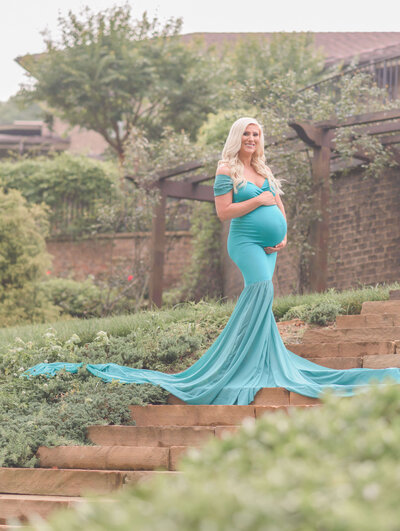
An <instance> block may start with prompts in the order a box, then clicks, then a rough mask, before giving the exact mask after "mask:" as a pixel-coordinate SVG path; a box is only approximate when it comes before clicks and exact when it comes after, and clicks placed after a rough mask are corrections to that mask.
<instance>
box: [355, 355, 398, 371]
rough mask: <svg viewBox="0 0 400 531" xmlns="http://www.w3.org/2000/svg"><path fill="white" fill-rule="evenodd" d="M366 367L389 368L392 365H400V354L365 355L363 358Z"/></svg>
mask: <svg viewBox="0 0 400 531" xmlns="http://www.w3.org/2000/svg"><path fill="white" fill-rule="evenodd" d="M363 367H364V368H365V369H388V368H390V367H400V355H399V354H388V355H387V356H365V357H364V358H363Z"/></svg>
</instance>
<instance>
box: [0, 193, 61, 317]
mask: <svg viewBox="0 0 400 531" xmlns="http://www.w3.org/2000/svg"><path fill="white" fill-rule="evenodd" d="M46 232H47V218H46V212H45V210H44V209H43V208H42V207H40V206H38V205H31V206H29V205H28V204H27V202H26V201H25V199H24V198H23V197H22V196H21V194H20V192H18V191H16V190H9V191H7V192H5V191H2V190H0V326H9V325H12V324H17V323H21V322H24V321H31V322H43V321H44V320H47V319H54V318H56V317H57V316H58V311H57V309H56V308H55V307H54V306H53V305H52V304H50V303H49V302H48V301H47V300H46V298H45V297H43V295H42V294H41V292H40V289H39V287H38V285H39V282H40V280H41V279H42V278H43V277H44V274H45V271H46V268H47V267H48V266H49V264H50V257H49V255H48V254H47V252H46V244H45V235H46Z"/></svg>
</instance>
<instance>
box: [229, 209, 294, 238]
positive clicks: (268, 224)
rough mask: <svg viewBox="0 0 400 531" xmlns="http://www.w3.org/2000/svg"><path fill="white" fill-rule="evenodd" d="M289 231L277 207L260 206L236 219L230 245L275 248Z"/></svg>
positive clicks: (232, 223)
mask: <svg viewBox="0 0 400 531" xmlns="http://www.w3.org/2000/svg"><path fill="white" fill-rule="evenodd" d="M286 231H287V225H286V220H285V218H284V216H283V214H282V212H281V211H280V209H279V208H278V207H277V206H276V205H272V206H260V207H258V208H256V209H255V210H253V211H252V212H249V213H248V214H246V215H245V216H242V217H240V218H234V219H233V220H232V222H231V228H230V238H229V239H230V244H231V245H232V244H233V245H235V243H236V244H239V245H240V244H241V243H245V242H247V243H255V244H258V245H261V246H262V247H273V246H274V245H277V244H278V243H280V242H281V241H282V240H283V238H284V237H285V234H286Z"/></svg>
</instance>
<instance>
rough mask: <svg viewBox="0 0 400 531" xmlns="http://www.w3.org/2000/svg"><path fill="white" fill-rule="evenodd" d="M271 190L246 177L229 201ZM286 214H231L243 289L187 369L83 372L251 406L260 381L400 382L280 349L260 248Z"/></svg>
mask: <svg viewBox="0 0 400 531" xmlns="http://www.w3.org/2000/svg"><path fill="white" fill-rule="evenodd" d="M231 189H232V181H231V179H230V178H229V177H228V176H225V175H218V176H217V178H216V182H215V185H214V191H215V195H222V194H224V193H227V192H229V191H230V190H231ZM266 190H270V188H269V185H268V181H265V183H264V185H263V186H262V187H261V188H260V187H258V186H256V185H255V184H253V183H250V182H248V183H247V184H246V185H245V186H244V187H243V188H240V189H239V190H238V192H235V193H233V200H234V201H235V202H238V201H244V200H246V199H249V198H251V197H254V196H255V195H257V194H259V193H261V192H262V191H266ZM285 233H286V220H285V218H284V217H283V215H282V213H281V212H280V210H279V209H278V207H277V206H261V207H258V208H257V209H256V210H254V211H252V212H250V213H249V214H246V215H245V216H242V217H240V218H234V219H233V220H232V222H231V227H230V232H229V237H228V252H229V255H230V256H231V258H232V259H233V260H234V261H235V263H236V264H237V265H238V267H239V268H240V270H241V272H242V274H243V277H244V281H245V287H244V289H243V291H242V293H241V295H240V297H239V299H238V301H237V304H236V306H235V309H234V310H233V312H232V315H231V317H230V319H229V321H228V323H227V325H226V326H225V328H224V329H223V331H222V332H221V334H220V335H219V336H218V338H217V339H216V341H215V342H214V343H213V344H212V345H211V347H210V348H209V349H208V350H207V351H206V352H205V353H204V354H203V356H202V357H201V358H200V359H199V360H198V361H196V362H195V363H194V364H193V365H192V366H191V367H189V368H188V369H186V370H185V371H183V372H181V373H178V374H165V373H162V372H159V371H151V370H144V369H132V368H130V367H124V366H121V365H116V364H114V363H103V364H88V365H86V368H87V370H88V371H89V372H90V373H92V374H93V375H95V376H98V377H99V378H101V379H103V380H104V381H106V382H110V381H112V380H118V381H120V382H123V383H137V384H142V383H150V384H154V385H159V386H160V387H162V388H163V389H166V390H167V391H169V392H170V393H172V394H173V395H175V396H176V397H178V398H180V399H181V400H183V401H184V402H186V403H188V404H225V405H230V404H238V405H247V404H250V403H251V402H252V401H253V399H254V396H255V394H256V393H257V391H259V390H260V389H261V388H263V387H284V388H285V389H287V390H289V391H293V392H296V393H299V394H301V395H305V396H310V397H318V396H320V395H321V393H322V392H323V391H324V390H326V389H332V390H334V391H335V392H337V393H338V394H341V395H345V396H349V395H352V394H354V393H355V392H356V391H357V390H358V389H360V388H361V387H364V386H365V385H366V384H368V383H371V382H373V381H375V382H381V383H382V382H384V381H389V379H390V380H391V381H394V382H396V383H400V369H398V368H389V369H357V368H355V369H343V370H336V369H329V368H327V367H322V366H320V365H317V364H315V363H312V362H311V361H309V360H307V359H304V358H302V357H301V356H298V355H296V354H294V353H293V352H290V351H289V350H287V349H286V347H285V345H284V344H283V341H282V339H281V336H280V334H279V331H278V328H277V326H276V322H275V319H274V315H273V313H272V302H273V284H272V275H273V272H274V268H275V262H276V255H277V253H272V254H266V253H265V251H264V247H267V246H274V245H276V244H277V243H279V242H281V241H282V240H283V237H284V235H285ZM82 365H83V364H82V363H40V364H38V365H35V366H34V367H32V368H31V369H28V371H26V374H27V375H28V376H29V375H38V374H46V375H48V376H52V375H54V374H56V373H57V372H58V371H60V370H62V369H64V370H67V371H69V372H73V373H74V372H77V371H78V368H79V367H81V366H82Z"/></svg>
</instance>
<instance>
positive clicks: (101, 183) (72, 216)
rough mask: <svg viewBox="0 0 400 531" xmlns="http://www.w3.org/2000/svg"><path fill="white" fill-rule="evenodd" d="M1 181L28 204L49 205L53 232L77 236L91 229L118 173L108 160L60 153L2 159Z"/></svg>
mask: <svg viewBox="0 0 400 531" xmlns="http://www.w3.org/2000/svg"><path fill="white" fill-rule="evenodd" d="M0 181H1V182H2V183H3V184H4V185H5V186H7V187H8V188H12V189H16V190H19V191H20V192H21V194H22V195H23V196H24V197H25V199H26V200H27V201H28V202H29V203H30V204H40V203H44V204H46V205H47V206H48V207H49V211H50V223H51V228H52V230H51V232H52V234H59V233H61V234H71V235H76V234H80V233H82V232H84V231H88V230H90V228H91V226H92V225H93V224H94V223H95V222H96V219H97V213H98V210H101V205H104V204H105V203H106V204H108V203H110V199H111V197H112V196H113V195H114V191H115V184H116V183H117V182H118V173H117V170H116V168H115V166H114V165H112V164H111V163H105V162H99V161H96V160H93V159H90V158H88V157H84V156H78V155H72V154H70V153H62V154H60V155H55V156H54V157H53V158H48V157H38V158H36V159H23V160H19V161H14V162H11V161H6V162H1V163H0ZM99 202H100V205H99Z"/></svg>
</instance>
